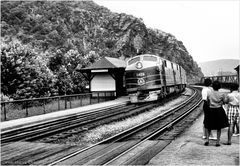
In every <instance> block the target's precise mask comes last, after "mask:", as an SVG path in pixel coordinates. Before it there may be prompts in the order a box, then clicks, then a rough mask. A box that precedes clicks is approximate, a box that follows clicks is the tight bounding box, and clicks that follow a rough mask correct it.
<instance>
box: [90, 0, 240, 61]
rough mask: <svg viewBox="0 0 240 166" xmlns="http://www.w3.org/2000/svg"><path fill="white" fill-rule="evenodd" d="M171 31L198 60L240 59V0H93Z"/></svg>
mask: <svg viewBox="0 0 240 166" xmlns="http://www.w3.org/2000/svg"><path fill="white" fill-rule="evenodd" d="M94 2H96V3H97V4H98V5H101V6H104V7H107V8H108V9H110V10H111V11H112V12H117V13H126V14H129V15H133V16H135V17H137V18H142V19H143V22H144V23H145V25H146V26H147V27H148V28H154V29H160V30H162V31H164V32H167V33H171V34H172V35H174V36H175V37H176V38H177V40H180V41H182V42H183V44H184V46H185V47H186V48H187V50H188V52H189V54H190V55H191V56H192V57H193V60H194V61H196V62H197V63H200V62H205V61H212V60H218V59H240V33H239V32H240V27H239V24H240V23H239V22H240V1H239V0H219V1H218V0H212V1H209V0H201V1H199V0H185V1H182V0H168V1H166V0H94Z"/></svg>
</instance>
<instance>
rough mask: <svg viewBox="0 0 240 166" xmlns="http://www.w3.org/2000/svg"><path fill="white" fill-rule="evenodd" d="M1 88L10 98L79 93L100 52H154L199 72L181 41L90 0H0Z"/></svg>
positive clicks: (126, 55) (192, 73) (121, 54)
mask: <svg viewBox="0 0 240 166" xmlns="http://www.w3.org/2000/svg"><path fill="white" fill-rule="evenodd" d="M1 11H2V12H1V14H2V15H1V36H2V41H1V43H2V47H1V61H2V62H1V70H2V73H1V80H2V81H1V91H2V93H4V94H5V95H8V96H10V97H12V98H14V99H19V98H31V97H41V96H49V95H62V94H72V93H80V92H82V91H83V87H84V86H85V85H86V81H85V80H84V77H83V76H82V75H81V74H80V73H79V72H77V71H76V69H77V67H86V66H88V65H90V64H91V63H93V62H94V61H96V60H98V59H99V58H100V57H104V56H110V57H123V58H129V57H132V56H135V55H137V54H139V53H152V54H156V55H159V56H161V57H164V58H166V59H169V60H172V61H175V62H176V63H179V64H180V65H181V66H183V68H184V69H185V70H186V71H187V74H188V79H189V80H190V79H194V78H196V77H197V76H202V73H201V70H200V68H199V67H198V65H197V64H196V62H194V61H193V59H192V57H191V56H190V55H189V53H188V51H187V50H186V48H185V47H184V45H183V43H182V42H181V41H178V40H177V39H176V38H175V37H174V36H173V35H171V34H169V33H165V32H162V31H160V30H156V29H151V28H147V27H146V26H145V24H144V22H143V20H142V19H139V18H136V17H134V16H131V15H127V14H123V13H121V14H118V13H112V12H110V11H109V10H108V9H107V8H105V7H101V6H99V5H97V4H95V3H94V2H92V1H71V2H70V1H1Z"/></svg>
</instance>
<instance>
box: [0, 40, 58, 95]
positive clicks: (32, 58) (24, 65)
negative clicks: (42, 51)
mask: <svg viewBox="0 0 240 166" xmlns="http://www.w3.org/2000/svg"><path fill="white" fill-rule="evenodd" d="M43 56H44V55H39V54H37V53H35V52H34V51H33V50H31V49H29V46H26V45H23V44H22V43H21V42H19V41H18V40H14V41H13V42H11V43H8V44H5V43H4V42H2V47H1V71H2V73H1V91H2V92H3V93H4V94H5V95H8V96H10V97H12V98H14V99H25V98H34V97H42V96H45V95H46V94H48V93H49V92H54V89H53V86H54V83H55V76H54V74H53V73H52V72H51V71H50V70H49V69H48V67H47V65H46V64H47V63H46V62H45V61H44V59H43V58H42V57H43Z"/></svg>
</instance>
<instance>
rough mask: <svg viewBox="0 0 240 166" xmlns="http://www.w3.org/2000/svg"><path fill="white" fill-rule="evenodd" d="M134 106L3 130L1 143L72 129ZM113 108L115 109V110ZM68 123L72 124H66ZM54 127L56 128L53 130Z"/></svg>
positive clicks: (117, 106)
mask: <svg viewBox="0 0 240 166" xmlns="http://www.w3.org/2000/svg"><path fill="white" fill-rule="evenodd" d="M132 107H133V106H126V107H123V105H114V106H112V107H106V108H100V109H95V110H91V111H90V112H87V113H79V114H74V115H68V116H66V117H60V118H56V119H53V120H49V121H44V122H40V123H37V124H31V125H27V126H23V127H20V128H14V129H11V130H7V131H2V132H1V143H6V142H9V141H14V140H19V139H22V138H25V137H26V136H31V135H35V134H39V132H41V133H43V135H46V134H50V133H53V132H58V131H61V130H66V129H70V128H73V127H76V126H81V125H84V124H86V123H90V122H93V121H97V120H100V119H103V118H106V117H107V116H114V115H116V114H120V113H123V112H119V111H115V110H116V109H121V110H124V109H131V108H132ZM112 110H114V112H113V111H112ZM104 115H105V116H104ZM93 116H96V117H97V116H100V117H98V118H95V119H92V120H90V119H89V118H90V117H91V118H92V117H93ZM66 123H68V124H72V125H69V126H66ZM59 125H61V126H65V127H63V128H59V127H61V126H59ZM49 129H51V131H50V132H49V133H46V131H47V130H49ZM53 129H55V130H53ZM36 137H37V136H36ZM33 138H34V137H33ZM33 138H32V139H33ZM29 139H30V138H29ZM29 139H27V138H26V139H25V140H29Z"/></svg>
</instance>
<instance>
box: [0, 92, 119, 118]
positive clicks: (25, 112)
mask: <svg viewBox="0 0 240 166" xmlns="http://www.w3.org/2000/svg"><path fill="white" fill-rule="evenodd" d="M115 98H116V92H113V91H105V92H92V93H84V94H75V95H64V96H54V97H43V98H33V99H24V100H13V101H4V102H2V101H1V121H6V120H13V119H19V118H24V117H29V116H34V115H41V114H46V113H50V112H54V111H60V110H66V109H69V108H70V109H71V108H76V107H81V106H85V105H90V104H95V103H100V102H104V101H108V100H113V99H115Z"/></svg>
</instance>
